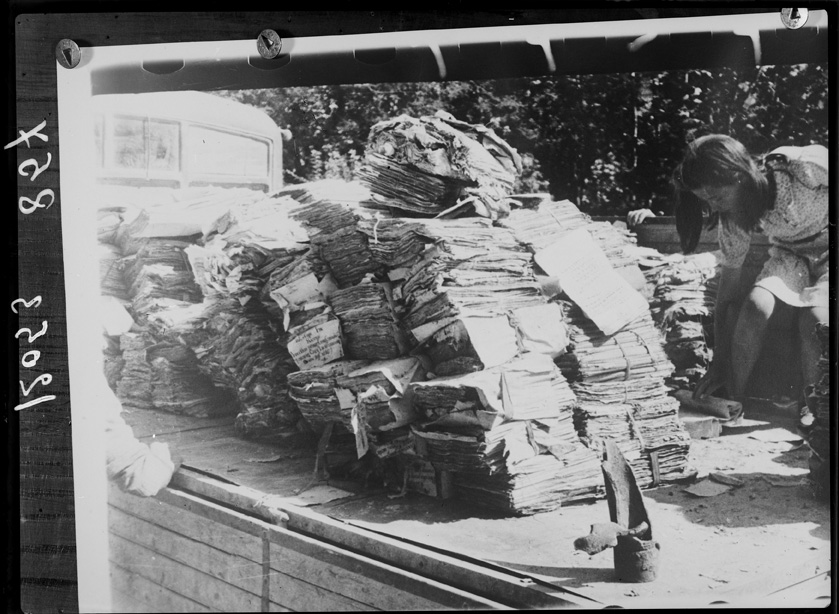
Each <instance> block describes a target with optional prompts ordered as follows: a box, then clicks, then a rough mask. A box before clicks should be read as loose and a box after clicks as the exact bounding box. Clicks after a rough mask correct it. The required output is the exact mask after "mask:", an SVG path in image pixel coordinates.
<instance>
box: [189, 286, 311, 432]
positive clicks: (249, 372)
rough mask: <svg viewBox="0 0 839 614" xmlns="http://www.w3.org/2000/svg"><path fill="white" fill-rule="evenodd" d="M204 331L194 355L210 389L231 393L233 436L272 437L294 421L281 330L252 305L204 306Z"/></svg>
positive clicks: (295, 414) (290, 363)
mask: <svg viewBox="0 0 839 614" xmlns="http://www.w3.org/2000/svg"><path fill="white" fill-rule="evenodd" d="M207 303H208V309H207V312H206V317H207V322H206V325H205V327H206V332H207V333H208V334H207V335H206V337H205V339H204V341H203V343H202V344H201V345H199V346H198V347H196V348H195V354H196V356H197V358H198V360H199V363H200V365H201V367H202V369H203V370H205V371H206V372H207V373H208V374H209V375H210V377H211V378H212V380H213V382H214V384H215V385H217V386H220V387H222V388H226V389H228V390H232V391H234V393H235V395H236V400H237V401H238V415H237V417H236V423H235V424H236V428H237V431H238V432H239V433H240V434H241V435H243V436H245V437H251V438H257V437H260V438H261V437H271V436H273V435H276V434H277V433H278V431H280V430H283V429H287V428H290V427H293V426H294V425H295V424H296V423H297V421H298V420H299V417H300V414H299V412H298V411H297V406H296V405H295V404H294V403H293V402H292V401H291V399H289V398H288V387H287V376H288V374H289V373H290V372H292V371H295V370H296V369H297V367H296V365H295V364H294V362H293V361H292V359H291V356H290V355H289V353H288V350H287V348H286V341H285V338H284V334H283V333H282V331H278V330H277V328H276V324H275V323H274V322H273V321H272V319H271V318H270V316H269V315H268V314H267V313H266V312H265V310H264V309H262V307H261V305H260V304H259V303H258V302H256V301H250V302H249V303H248V304H246V305H245V306H242V305H240V304H239V302H238V301H236V300H235V299H230V298H228V299H224V300H215V301H210V300H208V301H207Z"/></svg>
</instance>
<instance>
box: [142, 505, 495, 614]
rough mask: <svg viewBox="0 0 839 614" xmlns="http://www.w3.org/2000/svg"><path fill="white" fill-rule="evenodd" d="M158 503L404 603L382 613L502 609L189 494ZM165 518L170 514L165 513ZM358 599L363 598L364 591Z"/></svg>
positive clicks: (289, 571) (326, 585)
mask: <svg viewBox="0 0 839 614" xmlns="http://www.w3.org/2000/svg"><path fill="white" fill-rule="evenodd" d="M156 499H157V500H158V502H159V503H163V502H164V501H166V502H170V503H172V504H174V507H180V508H181V509H185V510H186V509H188V510H189V511H191V512H193V513H196V514H198V515H200V516H203V517H204V518H207V519H209V520H213V521H215V522H217V523H219V524H225V525H227V526H229V527H234V528H238V529H240V531H242V532H252V533H254V534H255V536H257V537H259V536H261V535H262V534H263V531H267V533H268V539H269V540H270V541H271V542H273V543H278V544H280V545H282V546H284V547H286V548H289V549H291V550H294V551H295V552H298V553H300V554H302V555H305V556H308V557H310V558H311V559H313V560H314V558H317V559H318V560H319V561H320V562H319V563H317V565H318V566H323V564H324V563H326V564H329V565H333V566H335V567H336V573H338V572H339V571H340V570H341V569H344V570H349V571H351V572H353V573H355V574H359V575H358V576H357V579H358V580H359V581H360V580H362V579H363V578H362V576H363V577H370V578H372V579H374V580H375V581H376V582H378V583H379V587H380V590H383V591H384V592H386V593H388V594H390V595H392V594H399V595H400V596H401V599H402V601H400V602H398V603H388V605H385V606H384V607H385V609H392V608H394V607H395V608H397V609H405V608H406V607H414V608H416V607H425V608H427V607H434V609H439V608H440V607H441V606H442V607H456V608H462V607H464V604H470V607H473V608H474V607H482V608H490V609H504V608H505V607H506V606H505V605H504V604H502V603H499V602H497V601H493V600H491V599H485V598H482V597H479V596H475V595H472V594H470V593H468V592H466V591H462V590H460V589H458V588H456V587H451V586H448V585H445V584H443V583H440V582H437V581H434V580H430V579H427V578H425V577H422V576H420V575H418V574H414V573H412V572H409V571H404V570H401V569H398V568H396V567H393V566H392V565H388V564H386V563H379V562H377V561H373V560H372V559H369V558H367V557H364V556H361V555H357V554H354V553H351V552H348V551H345V550H342V549H340V548H334V547H331V546H328V545H327V544H324V543H323V542H321V541H318V540H316V539H313V538H310V537H306V536H304V535H299V534H296V533H292V532H291V531H288V530H286V529H282V528H281V527H278V526H274V525H271V524H268V523H267V522H265V521H263V520H260V519H258V518H251V517H248V516H246V515H244V514H242V513H240V512H237V511H235V510H233V509H228V508H226V507H222V506H220V505H218V504H216V503H214V502H212V501H207V500H204V499H200V498H198V497H197V496H195V495H192V494H189V493H185V492H180V491H177V490H174V489H172V488H167V489H164V490H163V491H161V493H159V494H158V496H157V497H156ZM145 503H147V501H146V502H145ZM151 509H154V508H151ZM158 511H159V510H158ZM167 513H169V512H168V511H167ZM260 543H261V542H260ZM251 552H252V553H257V552H261V550H260V549H259V546H254V547H253V548H252V551H251ZM251 556H252V555H251ZM272 568H273V569H274V570H276V571H279V572H281V573H286V574H287V575H290V576H293V577H297V578H298V579H300V580H304V581H306V582H310V583H312V584H318V586H321V587H322V588H325V589H327V590H333V591H334V587H333V586H332V585H331V584H330V582H329V578H328V577H325V578H323V581H322V582H314V581H313V580H312V578H311V577H309V576H307V575H305V574H304V575H300V573H299V569H286V568H281V567H278V566H277V565H276V564H272ZM321 569H322V567H321ZM356 594H359V593H358V592H356ZM361 594H362V595H363V594H366V593H364V591H362V593H361ZM345 596H347V597H350V598H353V599H356V600H357V601H358V600H359V599H357V597H356V596H355V594H349V595H345ZM374 597H376V598H378V599H379V600H382V599H385V600H386V599H387V598H388V597H387V596H386V595H385V596H378V595H374ZM406 604H409V605H406ZM420 604H422V605H420ZM283 605H285V604H283ZM367 605H372V606H374V607H380V606H379V605H377V603H369V604H367Z"/></svg>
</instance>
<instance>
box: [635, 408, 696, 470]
mask: <svg viewBox="0 0 839 614" xmlns="http://www.w3.org/2000/svg"><path fill="white" fill-rule="evenodd" d="M632 405H633V413H632V417H633V420H634V427H635V428H636V429H637V432H636V435H637V437H638V439H639V440H640V442H641V450H642V453H641V456H642V458H644V459H645V460H647V463H646V464H645V465H644V466H643V470H640V469H638V468H636V469H635V470H634V471H635V475H636V479H638V480H639V481H640V482H642V483H648V484H650V485H651V486H658V485H659V484H660V483H662V482H668V481H673V480H678V479H681V478H684V477H686V475H687V473H688V471H687V464H688V453H689V452H690V434H689V433H688V432H687V430H686V429H685V427H684V424H682V422H681V420H679V405H680V404H679V401H678V400H677V399H675V398H673V397H671V396H666V395H665V396H659V397H655V398H650V399H646V400H643V401H637V402H635V403H633V404H632Z"/></svg>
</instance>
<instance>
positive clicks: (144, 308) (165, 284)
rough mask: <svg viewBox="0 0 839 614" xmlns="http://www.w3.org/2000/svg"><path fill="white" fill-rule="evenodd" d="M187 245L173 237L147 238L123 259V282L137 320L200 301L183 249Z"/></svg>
mask: <svg viewBox="0 0 839 614" xmlns="http://www.w3.org/2000/svg"><path fill="white" fill-rule="evenodd" d="M189 245H190V243H189V242H186V241H181V240H177V239H160V238H155V239H149V240H148V241H147V242H146V243H145V244H144V245H143V246H142V247H141V248H140V249H139V250H138V251H137V253H136V254H134V255H133V256H129V257H127V258H126V259H125V260H124V276H125V281H126V284H127V287H128V293H129V295H130V297H131V303H132V308H133V311H134V318H135V319H136V320H137V321H138V322H139V323H144V322H145V320H146V318H147V317H148V315H149V314H150V313H153V312H154V311H158V310H160V309H163V308H166V307H169V306H172V305H175V304H179V303H197V302H200V301H201V290H200V288H199V287H198V285H197V284H196V283H195V278H194V276H193V273H192V269H191V267H190V265H189V261H188V258H187V255H186V253H185V251H184V250H185V249H186V248H187V247H188V246H189Z"/></svg>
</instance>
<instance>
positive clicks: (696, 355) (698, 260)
mask: <svg viewBox="0 0 839 614" xmlns="http://www.w3.org/2000/svg"><path fill="white" fill-rule="evenodd" d="M719 271H720V267H719V260H718V258H717V254H716V253H714V252H707V253H702V254H696V255H691V256H682V255H678V254H677V255H673V256H671V257H670V258H669V259H668V261H667V262H665V263H664V264H663V265H661V266H659V267H657V268H655V269H651V270H650V271H648V272H647V273H646V276H647V278H648V280H650V282H651V284H652V285H653V287H654V290H653V298H652V300H651V302H650V312H651V313H652V315H653V319H654V320H655V321H656V323H657V324H658V325H659V326H660V327H661V329H662V331H663V332H664V335H665V340H666V342H665V346H664V349H665V351H666V352H667V355H668V356H669V357H670V360H671V361H672V362H673V365H674V366H675V371H674V373H673V375H672V376H671V377H670V378H669V379H668V383H669V384H670V385H671V386H672V387H674V388H682V389H692V388H694V387H695V385H696V383H697V382H698V381H699V379H701V378H702V376H703V375H704V374H705V373H706V372H707V370H708V365H709V364H710V362H711V359H712V357H713V320H714V307H715V304H716V292H717V285H718V283H719Z"/></svg>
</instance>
